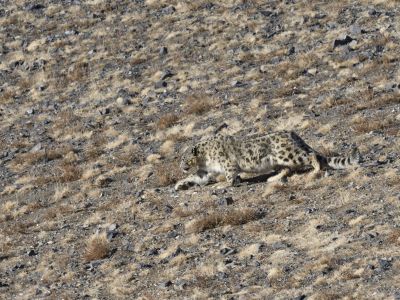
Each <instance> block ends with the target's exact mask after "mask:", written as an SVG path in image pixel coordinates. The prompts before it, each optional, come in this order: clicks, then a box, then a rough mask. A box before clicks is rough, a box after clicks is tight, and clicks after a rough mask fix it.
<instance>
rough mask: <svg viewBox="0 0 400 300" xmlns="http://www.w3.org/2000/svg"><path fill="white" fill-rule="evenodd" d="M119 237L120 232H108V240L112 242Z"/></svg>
mask: <svg viewBox="0 0 400 300" xmlns="http://www.w3.org/2000/svg"><path fill="white" fill-rule="evenodd" d="M117 235H118V231H115V230H112V231H108V232H107V240H109V241H110V240H112V239H113V238H115V237H116V236H117Z"/></svg>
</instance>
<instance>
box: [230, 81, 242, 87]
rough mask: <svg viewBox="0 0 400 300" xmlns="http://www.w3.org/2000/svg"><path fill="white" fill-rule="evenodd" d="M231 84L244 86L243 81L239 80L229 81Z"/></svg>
mask: <svg viewBox="0 0 400 300" xmlns="http://www.w3.org/2000/svg"><path fill="white" fill-rule="evenodd" d="M231 86H232V87H243V86H245V84H244V83H243V82H241V81H238V80H233V81H232V82H231Z"/></svg>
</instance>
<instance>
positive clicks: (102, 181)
mask: <svg viewBox="0 0 400 300" xmlns="http://www.w3.org/2000/svg"><path fill="white" fill-rule="evenodd" d="M111 182H112V178H111V177H107V176H104V175H100V176H99V177H98V178H97V179H96V180H95V181H94V184H95V185H96V186H98V187H105V186H107V185H108V184H109V183H111Z"/></svg>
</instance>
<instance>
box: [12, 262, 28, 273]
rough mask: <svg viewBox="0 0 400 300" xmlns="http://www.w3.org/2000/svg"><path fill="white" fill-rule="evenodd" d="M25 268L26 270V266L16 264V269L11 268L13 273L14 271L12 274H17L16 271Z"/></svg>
mask: <svg viewBox="0 0 400 300" xmlns="http://www.w3.org/2000/svg"><path fill="white" fill-rule="evenodd" d="M23 268H25V265H24V264H20V263H18V264H16V265H15V266H14V267H12V268H11V271H12V272H15V271H16V270H21V269H23Z"/></svg>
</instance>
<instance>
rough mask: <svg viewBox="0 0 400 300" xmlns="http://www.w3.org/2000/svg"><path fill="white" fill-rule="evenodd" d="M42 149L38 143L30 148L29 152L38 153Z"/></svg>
mask: <svg viewBox="0 0 400 300" xmlns="http://www.w3.org/2000/svg"><path fill="white" fill-rule="evenodd" d="M42 148H43V146H42V143H38V144H36V145H35V146H33V147H32V149H31V150H30V152H32V153H35V152H39V151H40V150H42Z"/></svg>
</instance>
